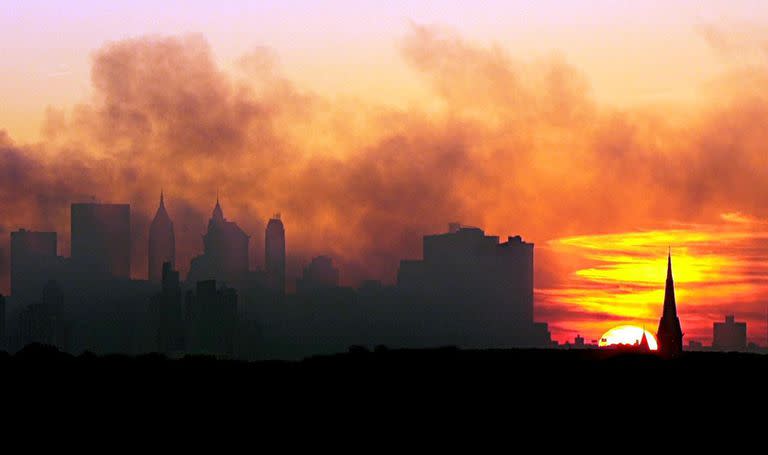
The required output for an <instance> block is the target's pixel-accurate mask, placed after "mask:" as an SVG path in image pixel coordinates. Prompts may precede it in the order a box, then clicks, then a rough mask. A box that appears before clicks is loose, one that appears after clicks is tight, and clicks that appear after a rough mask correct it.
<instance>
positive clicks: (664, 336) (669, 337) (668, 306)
mask: <svg viewBox="0 0 768 455" xmlns="http://www.w3.org/2000/svg"><path fill="white" fill-rule="evenodd" d="M656 339H657V340H658V342H659V352H660V353H661V354H662V355H665V356H676V355H678V354H680V353H681V352H683V330H682V329H681V328H680V319H679V318H678V317H677V304H676V303H675V283H674V281H673V279H672V253H670V254H669V256H667V287H666V289H665V291H664V310H663V312H662V315H661V320H659V329H658V331H657V332H656Z"/></svg>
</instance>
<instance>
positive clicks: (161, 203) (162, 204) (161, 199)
mask: <svg viewBox="0 0 768 455" xmlns="http://www.w3.org/2000/svg"><path fill="white" fill-rule="evenodd" d="M160 207H163V208H165V201H164V198H163V189H162V188H160Z"/></svg>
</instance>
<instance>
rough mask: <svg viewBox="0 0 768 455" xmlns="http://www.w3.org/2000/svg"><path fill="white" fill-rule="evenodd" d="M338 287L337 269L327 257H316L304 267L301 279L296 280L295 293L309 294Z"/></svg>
mask: <svg viewBox="0 0 768 455" xmlns="http://www.w3.org/2000/svg"><path fill="white" fill-rule="evenodd" d="M338 286H339V269H337V268H336V267H334V266H333V260H332V259H331V258H330V257H328V256H317V257H315V258H313V259H312V262H310V263H309V264H308V265H307V266H306V267H304V273H303V274H302V276H301V278H299V279H298V280H296V292H299V293H309V292H313V291H317V290H322V289H331V288H335V287H338Z"/></svg>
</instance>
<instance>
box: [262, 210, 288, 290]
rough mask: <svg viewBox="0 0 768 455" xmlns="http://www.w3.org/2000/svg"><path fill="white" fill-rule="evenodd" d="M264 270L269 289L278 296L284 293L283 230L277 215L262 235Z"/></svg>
mask: <svg viewBox="0 0 768 455" xmlns="http://www.w3.org/2000/svg"><path fill="white" fill-rule="evenodd" d="M264 268H265V269H266V273H267V286H268V287H269V289H271V290H272V291H274V292H276V293H278V294H283V293H285V228H283V222H282V220H280V214H279V213H278V214H275V216H273V217H272V218H271V219H270V220H269V223H267V229H266V232H265V235H264Z"/></svg>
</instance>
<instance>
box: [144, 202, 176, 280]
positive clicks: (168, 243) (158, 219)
mask: <svg viewBox="0 0 768 455" xmlns="http://www.w3.org/2000/svg"><path fill="white" fill-rule="evenodd" d="M147 257H148V260H149V272H148V275H149V281H152V282H155V283H159V282H160V281H161V280H162V275H163V263H165V262H168V263H170V268H171V269H173V268H174V267H175V264H176V238H175V236H174V233H173V222H172V221H171V217H169V216H168V212H166V210H165V202H164V201H163V192H162V191H161V192H160V206H159V207H158V208H157V212H156V213H155V218H154V219H153V220H152V224H151V225H150V227H149V254H148V255H147Z"/></svg>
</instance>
